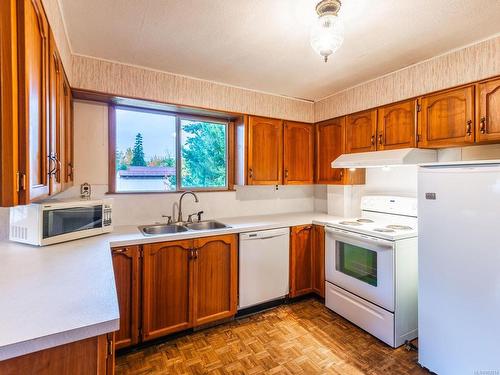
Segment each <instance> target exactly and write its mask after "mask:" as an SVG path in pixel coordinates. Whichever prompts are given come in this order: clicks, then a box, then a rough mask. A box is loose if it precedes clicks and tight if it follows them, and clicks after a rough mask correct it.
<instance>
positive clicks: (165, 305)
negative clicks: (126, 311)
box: [142, 240, 193, 341]
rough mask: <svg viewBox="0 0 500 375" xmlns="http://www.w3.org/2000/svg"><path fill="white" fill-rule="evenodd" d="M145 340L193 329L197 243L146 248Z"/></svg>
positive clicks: (143, 306) (143, 323)
mask: <svg viewBox="0 0 500 375" xmlns="http://www.w3.org/2000/svg"><path fill="white" fill-rule="evenodd" d="M143 250H144V255H143V257H144V258H143V278H142V285H143V290H142V309H143V311H142V340H144V341H145V340H150V339H154V338H157V337H160V336H165V335H168V334H170V333H174V332H177V331H182V330H185V329H187V328H190V327H192V325H193V319H192V309H191V299H192V296H193V262H192V259H193V254H192V253H193V241H191V240H184V241H172V242H162V243H155V244H149V245H144V248H143Z"/></svg>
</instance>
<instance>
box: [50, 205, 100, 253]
mask: <svg viewBox="0 0 500 375" xmlns="http://www.w3.org/2000/svg"><path fill="white" fill-rule="evenodd" d="M103 219H104V218H103V205H102V204H96V205H83V204H82V205H81V206H78V207H75V206H73V207H63V208H61V207H54V208H51V207H47V208H44V210H43V211H42V241H41V242H42V245H48V244H52V243H57V242H63V241H69V240H74V239H77V238H82V237H88V236H92V235H96V234H100V233H102V229H103Z"/></svg>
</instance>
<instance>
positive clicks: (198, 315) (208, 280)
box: [192, 235, 238, 326]
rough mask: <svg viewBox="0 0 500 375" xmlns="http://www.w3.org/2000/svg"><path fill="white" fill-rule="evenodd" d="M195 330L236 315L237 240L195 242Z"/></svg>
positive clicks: (218, 239) (193, 302)
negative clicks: (197, 327) (196, 327)
mask: <svg viewBox="0 0 500 375" xmlns="http://www.w3.org/2000/svg"><path fill="white" fill-rule="evenodd" d="M194 251H195V259H194V262H193V264H194V269H193V271H194V274H193V284H194V287H193V301H192V307H193V308H192V310H193V326H200V325H203V324H207V323H211V322H213V321H217V320H220V319H224V318H229V317H231V316H233V315H235V314H236V309H237V303H238V301H237V288H238V279H237V277H238V276H237V274H238V245H237V236H235V235H229V236H216V237H206V238H199V239H196V240H194Z"/></svg>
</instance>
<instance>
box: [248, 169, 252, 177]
mask: <svg viewBox="0 0 500 375" xmlns="http://www.w3.org/2000/svg"><path fill="white" fill-rule="evenodd" d="M248 177H250V178H253V169H252V168H249V169H248Z"/></svg>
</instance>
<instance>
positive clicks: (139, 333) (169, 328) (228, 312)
mask: <svg viewBox="0 0 500 375" xmlns="http://www.w3.org/2000/svg"><path fill="white" fill-rule="evenodd" d="M112 256H113V267H114V271H115V281H116V288H117V293H118V303H119V306H120V330H119V331H117V332H116V345H115V346H116V348H117V349H121V348H125V347H128V346H132V345H135V344H137V343H139V342H141V341H148V340H152V339H155V338H158V337H161V336H165V335H169V334H172V333H175V332H179V331H183V330H185V329H188V328H192V327H197V326H201V325H204V324H207V323H212V322H214V321H217V320H221V319H225V318H230V317H232V316H234V315H235V314H236V309H237V290H238V289H237V288H238V280H237V272H238V237H237V235H223V236H211V237H203V238H198V239H195V240H182V241H169V242H160V243H154V244H147V245H144V246H143V247H142V249H141V248H140V247H139V246H130V247H121V248H114V249H112ZM141 280H142V284H141Z"/></svg>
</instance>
